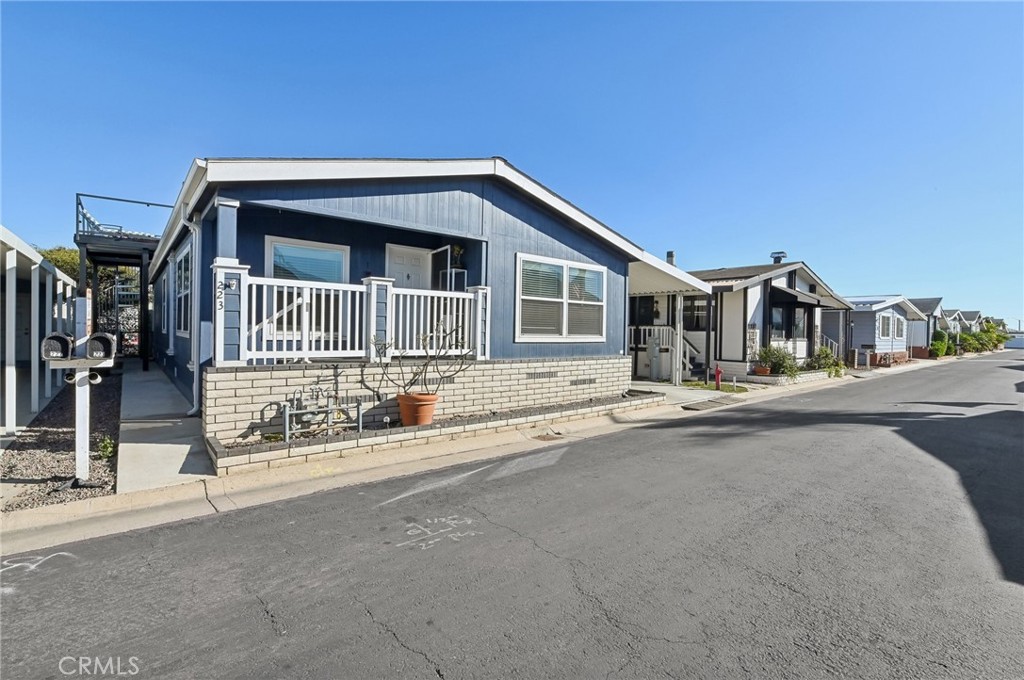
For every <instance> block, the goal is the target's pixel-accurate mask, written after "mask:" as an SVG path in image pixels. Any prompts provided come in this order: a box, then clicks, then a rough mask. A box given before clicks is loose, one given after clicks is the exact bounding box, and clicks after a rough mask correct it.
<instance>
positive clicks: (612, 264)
mask: <svg viewBox="0 0 1024 680" xmlns="http://www.w3.org/2000/svg"><path fill="white" fill-rule="evenodd" d="M485 197H486V198H487V203H486V209H485V212H484V226H485V233H486V234H487V236H488V250H489V253H488V255H489V257H488V261H489V267H490V270H489V272H488V284H489V285H490V287H491V291H492V301H491V305H492V307H491V320H492V325H493V328H492V337H491V356H492V357H494V358H497V359H519V358H542V357H562V356H608V355H616V354H622V353H623V347H624V344H625V328H626V321H625V319H626V297H627V296H626V277H627V274H628V269H629V263H628V261H627V260H626V258H625V257H624V256H623V255H622V254H621V253H619V252H618V251H615V250H614V249H612V248H611V247H610V246H607V245H605V244H604V243H603V242H601V241H599V240H598V239H596V238H594V237H592V236H589V235H585V234H583V233H582V232H580V231H578V230H576V229H574V228H573V227H571V226H569V224H568V222H567V221H565V220H563V219H561V218H559V217H557V216H555V215H553V214H551V213H549V212H547V211H546V210H545V209H543V208H541V207H540V206H537V205H535V204H533V203H532V202H528V201H526V200H524V199H522V198H520V197H519V196H518V195H514V194H513V193H512V192H511V191H510V190H508V189H505V188H504V187H503V186H501V185H499V184H497V183H492V182H488V183H487V184H486V185H485ZM516 253H527V254H530V255H542V256H544V257H554V258H559V259H564V260H570V261H573V262H583V263H587V264H597V265H602V266H605V267H607V268H608V272H607V281H606V291H607V293H606V299H605V314H606V322H605V341H604V342H594V343H583V342H564V343H517V342H515V325H516V318H515V309H516Z"/></svg>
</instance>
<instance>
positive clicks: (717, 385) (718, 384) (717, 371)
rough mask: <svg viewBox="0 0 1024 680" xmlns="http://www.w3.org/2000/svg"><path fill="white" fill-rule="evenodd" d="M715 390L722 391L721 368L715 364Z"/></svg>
mask: <svg viewBox="0 0 1024 680" xmlns="http://www.w3.org/2000/svg"><path fill="white" fill-rule="evenodd" d="M715 389H716V390H718V391H721V390H722V367H721V366H719V365H718V364H715Z"/></svg>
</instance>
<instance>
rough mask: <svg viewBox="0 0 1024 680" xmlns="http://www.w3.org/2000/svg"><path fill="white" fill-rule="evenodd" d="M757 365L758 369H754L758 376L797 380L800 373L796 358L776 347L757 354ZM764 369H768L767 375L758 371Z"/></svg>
mask: <svg viewBox="0 0 1024 680" xmlns="http://www.w3.org/2000/svg"><path fill="white" fill-rule="evenodd" d="M757 364H758V365H757V367H755V368H754V372H755V373H756V374H757V375H786V376H789V377H790V378H795V377H796V376H797V374H798V373H799V368H798V367H797V363H796V357H794V356H793V355H792V354H790V353H789V352H788V351H786V350H785V349H784V348H782V347H776V346H774V345H769V346H768V347H762V348H761V349H760V351H759V352H758V353H757ZM764 367H767V368H768V372H767V373H761V372H759V371H758V368H761V369H762V370H763V369H764Z"/></svg>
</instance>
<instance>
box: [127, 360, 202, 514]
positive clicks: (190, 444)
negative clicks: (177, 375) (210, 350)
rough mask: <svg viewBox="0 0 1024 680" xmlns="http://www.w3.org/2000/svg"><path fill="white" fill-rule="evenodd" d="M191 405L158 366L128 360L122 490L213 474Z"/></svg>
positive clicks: (165, 484) (133, 489) (187, 480)
mask: <svg viewBox="0 0 1024 680" xmlns="http://www.w3.org/2000/svg"><path fill="white" fill-rule="evenodd" d="M188 410H189V403H188V400H186V399H185V397H183V396H182V394H181V392H179V391H178V389H177V388H176V387H175V386H174V385H173V384H172V383H171V380H170V378H168V377H167V375H166V374H165V373H164V372H163V371H161V370H160V369H159V368H157V367H155V366H154V367H152V368H151V369H150V370H149V371H145V372H144V371H143V370H142V363H141V362H140V361H138V360H129V361H125V364H124V376H123V378H122V383H121V435H120V436H121V439H120V443H119V445H118V453H117V493H119V494H121V493H128V492H130V491H141V490H143V489H156V488H159V487H163V486H173V485H176V484H184V483H186V482H194V481H196V480H200V479H207V478H211V477H214V476H215V475H214V471H213V466H212V465H211V463H210V459H209V457H208V456H207V455H206V445H205V444H204V443H203V437H202V423H201V421H200V419H199V418H196V417H193V418H189V417H186V416H185V413H186V412H187V411H188Z"/></svg>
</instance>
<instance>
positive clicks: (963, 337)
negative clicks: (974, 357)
mask: <svg viewBox="0 0 1024 680" xmlns="http://www.w3.org/2000/svg"><path fill="white" fill-rule="evenodd" d="M960 347H962V348H963V350H964V351H965V352H980V351H981V350H982V345H981V343H980V342H979V341H978V339H977V338H976V337H975V335H974V333H961V334H960Z"/></svg>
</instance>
